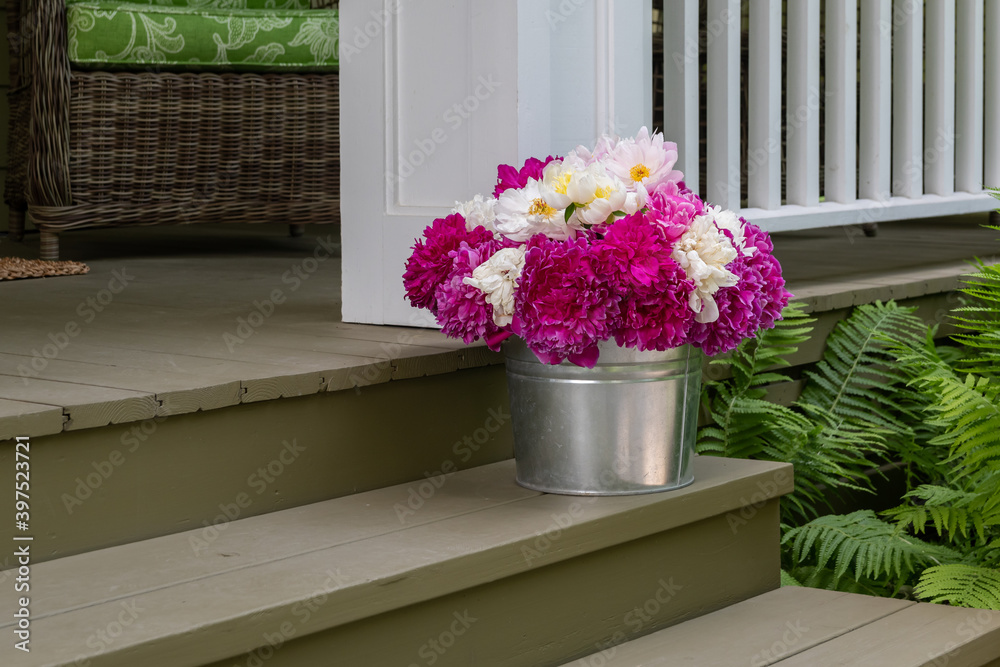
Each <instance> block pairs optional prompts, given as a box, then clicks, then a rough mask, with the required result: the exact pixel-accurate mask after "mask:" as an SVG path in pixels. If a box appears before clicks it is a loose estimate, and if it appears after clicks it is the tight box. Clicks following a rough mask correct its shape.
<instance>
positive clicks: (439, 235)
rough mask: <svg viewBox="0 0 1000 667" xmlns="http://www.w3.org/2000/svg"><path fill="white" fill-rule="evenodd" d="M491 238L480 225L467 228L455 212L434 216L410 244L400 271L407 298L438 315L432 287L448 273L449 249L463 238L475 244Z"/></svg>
mask: <svg viewBox="0 0 1000 667" xmlns="http://www.w3.org/2000/svg"><path fill="white" fill-rule="evenodd" d="M492 240H493V234H491V233H490V232H488V231H487V230H486V229H484V228H483V227H476V228H475V229H473V230H472V231H471V232H470V231H467V230H466V229H465V218H463V217H462V216H461V215H459V214H458V213H453V214H452V215H449V216H448V217H447V218H438V219H437V220H435V221H434V222H433V223H431V226H430V227H427V228H426V229H425V230H424V238H423V240H418V241H417V242H416V243H414V244H413V254H412V255H410V259H408V260H407V262H406V271H405V272H404V273H403V287H405V288H406V298H407V299H409V301H410V303H411V304H413V305H414V306H415V307H416V308H427V309H428V310H430V311H431V313H433V314H434V315H437V298H436V295H435V291H436V290H437V287H438V285H440V284H441V283H442V282H444V281H445V280H447V279H448V277H449V276H450V275H451V272H452V264H453V261H454V257H452V256H451V254H450V253H451V252H452V251H453V250H457V249H458V247H459V246H460V245H461V244H462V242H463V241H465V242H467V243H468V244H469V245H473V246H478V245H481V244H484V243H488V242H490V241H492ZM473 268H475V267H473Z"/></svg>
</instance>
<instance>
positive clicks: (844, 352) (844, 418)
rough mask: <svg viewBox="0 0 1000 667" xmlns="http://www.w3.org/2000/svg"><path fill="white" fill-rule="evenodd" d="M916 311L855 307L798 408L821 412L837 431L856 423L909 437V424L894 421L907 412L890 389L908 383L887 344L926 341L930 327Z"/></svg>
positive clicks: (878, 304) (885, 305) (834, 337)
mask: <svg viewBox="0 0 1000 667" xmlns="http://www.w3.org/2000/svg"><path fill="white" fill-rule="evenodd" d="M914 310H915V309H913V308H903V307H901V306H899V305H897V304H896V303H894V302H892V301H890V302H888V303H882V302H876V303H874V304H866V305H863V306H859V307H858V308H855V309H854V312H853V313H852V314H851V316H850V317H849V318H848V319H846V320H844V321H843V322H841V323H839V324H838V325H837V327H836V328H835V329H834V331H833V333H832V334H831V335H830V337H829V339H828V340H827V346H826V351H825V352H824V354H823V358H822V360H820V362H819V363H818V364H817V365H816V369H815V370H814V371H810V372H807V373H806V377H808V379H809V382H808V384H807V385H806V387H805V388H804V389H803V391H802V397H801V399H800V403H802V404H809V405H814V406H818V407H821V408H823V409H824V410H825V411H826V413H827V414H829V415H830V417H831V418H832V419H833V421H832V422H831V425H834V426H838V425H841V424H844V423H856V424H863V425H865V426H875V427H879V428H882V429H886V430H887V432H889V433H891V434H896V435H898V436H899V437H902V438H906V437H911V434H910V431H909V429H908V428H907V426H906V424H905V423H904V422H903V421H902V420H901V419H899V418H898V417H895V416H892V415H893V414H900V413H904V412H905V411H904V410H903V409H902V407H901V406H900V405H899V404H898V403H897V402H896V401H895V400H894V398H893V392H892V391H891V388H892V387H894V386H896V385H901V384H904V383H905V381H906V379H907V378H906V376H905V375H903V374H902V373H901V372H900V371H899V370H898V368H897V366H896V364H895V363H893V362H894V361H895V359H894V357H893V355H892V354H891V353H890V352H889V350H888V345H887V343H886V339H887V338H891V339H892V340H894V341H900V342H901V343H911V344H913V345H918V344H919V343H920V342H921V341H922V340H923V339H924V335H925V332H926V325H925V324H924V323H923V321H922V320H920V318H918V317H916V316H914V315H913V312H914Z"/></svg>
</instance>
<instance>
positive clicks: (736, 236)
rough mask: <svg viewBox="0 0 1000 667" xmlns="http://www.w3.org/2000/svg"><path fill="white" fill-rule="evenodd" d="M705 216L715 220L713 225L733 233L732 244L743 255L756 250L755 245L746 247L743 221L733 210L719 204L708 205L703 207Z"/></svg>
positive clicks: (747, 255) (750, 253)
mask: <svg viewBox="0 0 1000 667" xmlns="http://www.w3.org/2000/svg"><path fill="white" fill-rule="evenodd" d="M705 216H706V217H709V218H711V219H712V221H713V222H715V226H716V227H718V228H719V229H726V230H729V232H730V233H731V234H732V235H733V245H734V246H735V247H736V249H737V250H739V251H740V252H741V253H742V254H743V255H744V256H746V257H749V256H750V255H752V254H754V253H755V252H756V251H757V248H756V247H755V246H750V247H749V248H748V247H747V240H746V232H745V230H744V229H743V223H742V222H740V216H738V215H736V213H735V212H733V211H730V210H728V209H724V208H722V207H721V206H708V207H706V209H705Z"/></svg>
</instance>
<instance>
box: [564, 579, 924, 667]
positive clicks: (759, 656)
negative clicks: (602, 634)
mask: <svg viewBox="0 0 1000 667" xmlns="http://www.w3.org/2000/svg"><path fill="white" fill-rule="evenodd" d="M912 604H914V603H912V602H904V601H902V600H891V599H886V598H865V597H862V596H858V595H851V594H849V593H837V592H832V591H821V590H816V589H811V588H788V587H786V588H780V589H778V590H775V591H771V592H769V593H765V594H763V595H759V596H757V597H755V598H751V599H750V600H745V601H743V602H740V603H738V604H734V605H732V606H729V607H726V608H725V609H721V610H719V611H716V612H713V613H711V614H708V615H706V616H701V617H699V618H695V619H692V620H690V621H685V622H684V623H681V624H680V625H675V626H672V627H669V628H666V629H664V630H660V631H658V632H654V633H653V634H651V635H646V636H645V637H640V638H639V639H634V640H632V641H630V642H627V643H625V644H621V645H619V646H615V647H613V648H610V649H608V650H607V651H605V652H604V653H602V654H597V655H600V656H602V657H603V658H605V659H606V663H603V661H602V663H603V664H607V665H608V667H626V666H632V667H637V666H638V665H650V666H651V665H664V666H666V665H675V664H676V665H684V664H690V665H698V667H731V666H732V665H754V666H755V667H756V666H759V667H763V666H764V665H773V664H776V663H777V664H780V665H782V666H783V665H784V664H785V663H784V661H783V659H784V658H787V657H788V656H790V655H794V654H796V653H801V652H803V651H807V650H808V649H810V648H812V647H815V646H821V645H823V644H824V643H825V642H828V641H830V640H831V639H834V638H836V637H839V636H842V635H845V634H846V633H849V632H851V631H852V630H855V629H856V628H859V627H862V626H864V625H867V624H869V623H871V622H873V621H876V620H878V619H881V618H884V617H887V616H891V615H893V614H897V613H899V612H901V611H902V610H904V609H906V608H907V607H908V606H910V605H912ZM576 664H578V662H577V661H574V662H572V663H567V665H566V667H569V665H576ZM808 664H810V665H812V667H817V666H818V665H823V666H824V667H826V665H829V664H833V663H828V662H824V661H822V660H821V661H818V662H812V663H808ZM883 664H888V663H883Z"/></svg>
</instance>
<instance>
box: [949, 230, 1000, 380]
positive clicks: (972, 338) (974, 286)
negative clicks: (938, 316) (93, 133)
mask: <svg viewBox="0 0 1000 667" xmlns="http://www.w3.org/2000/svg"><path fill="white" fill-rule="evenodd" d="M994 229H996V228H994ZM976 266H977V269H978V270H977V271H975V272H974V273H971V274H969V275H967V276H963V278H962V280H963V285H962V287H961V288H960V289H961V292H962V293H963V294H965V295H966V296H968V297H970V298H971V300H972V302H971V303H970V304H969V305H966V306H962V307H959V308H955V309H954V310H953V311H952V321H953V323H954V324H955V326H956V327H958V328H959V329H961V330H962V331H960V332H959V333H957V334H954V335H953V336H952V338H953V339H954V340H956V341H957V342H959V343H961V344H962V345H964V346H965V347H966V348H968V350H969V351H970V352H971V354H970V355H969V356H968V357H967V358H966V359H964V360H962V361H961V363H960V368H962V370H964V371H966V372H969V373H976V374H978V375H984V376H995V375H996V374H997V373H998V372H1000V266H998V265H995V264H994V265H990V264H985V263H984V262H982V261H980V260H977V262H976Z"/></svg>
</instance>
